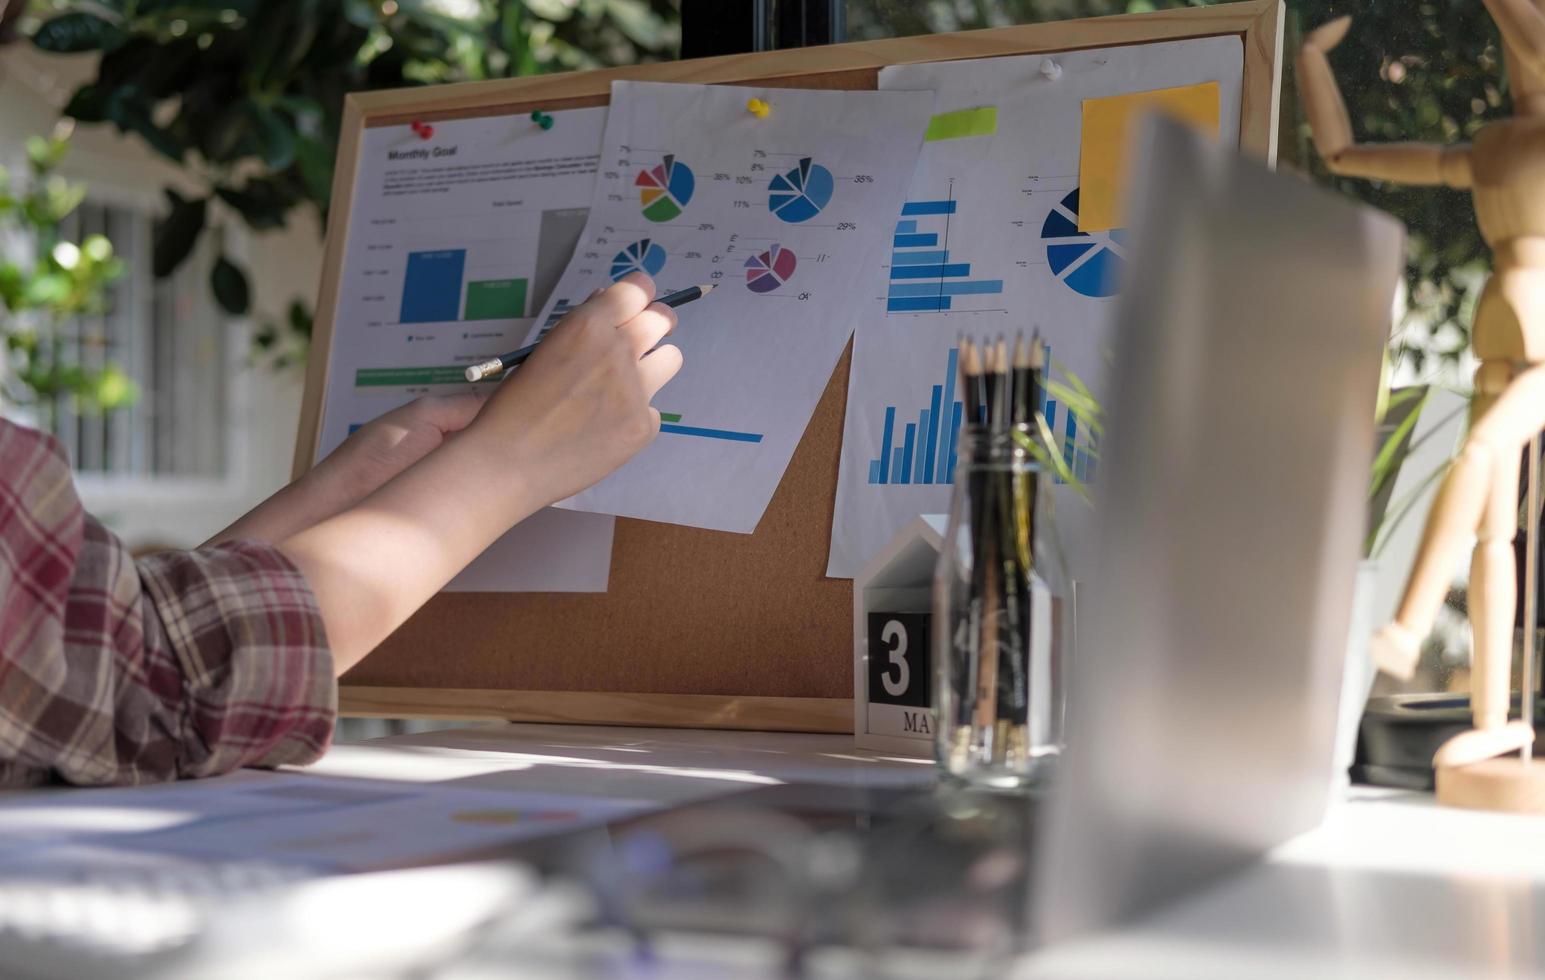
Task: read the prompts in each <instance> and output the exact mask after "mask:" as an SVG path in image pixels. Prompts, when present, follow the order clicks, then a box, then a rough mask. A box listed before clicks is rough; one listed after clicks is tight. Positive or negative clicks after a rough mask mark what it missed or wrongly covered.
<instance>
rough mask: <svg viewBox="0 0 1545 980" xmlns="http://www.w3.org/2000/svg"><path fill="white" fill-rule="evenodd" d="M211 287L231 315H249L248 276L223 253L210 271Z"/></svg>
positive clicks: (224, 308)
mask: <svg viewBox="0 0 1545 980" xmlns="http://www.w3.org/2000/svg"><path fill="white" fill-rule="evenodd" d="M209 288H210V289H212V290H214V293H215V300H216V301H218V302H219V304H220V307H221V309H223V310H225V312H227V313H229V314H230V315H231V316H246V315H247V310H248V309H249V308H250V300H251V297H250V293H249V291H248V289H247V276H246V274H245V273H243V272H242V271H241V270H240V269H239V268H237V267H236V265H235V264H234V263H233V262H231V260H229V259H227V258H226V257H225V256H223V255H222V256H220V257H219V258H218V259H216V260H215V267H214V268H213V269H211V270H210V272H209Z"/></svg>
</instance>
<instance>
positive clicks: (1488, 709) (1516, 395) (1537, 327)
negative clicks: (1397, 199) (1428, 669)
mask: <svg viewBox="0 0 1545 980" xmlns="http://www.w3.org/2000/svg"><path fill="white" fill-rule="evenodd" d="M1484 2H1485V5H1486V9H1487V10H1488V11H1489V12H1490V13H1491V17H1492V19H1493V20H1494V21H1495V22H1496V24H1497V27H1498V29H1499V30H1500V31H1501V33H1502V48H1503V56H1504V59H1505V67H1506V70H1507V75H1508V80H1509V82H1510V83H1511V88H1512V95H1513V112H1514V114H1513V116H1512V117H1510V118H1507V119H1501V120H1498V121H1496V122H1492V123H1488V124H1487V125H1485V126H1484V127H1482V128H1481V129H1480V130H1479V131H1478V132H1476V134H1475V138H1474V142H1473V143H1472V144H1461V145H1455V146H1436V145H1424V144H1415V143H1392V144H1384V145H1366V146H1362V145H1358V144H1355V143H1353V142H1352V129H1351V124H1350V122H1349V121H1348V118H1347V111H1346V106H1345V104H1344V103H1343V102H1342V100H1341V93H1340V91H1339V90H1338V89H1337V87H1336V80H1335V77H1334V76H1333V75H1332V74H1331V70H1330V64H1329V62H1327V61H1326V58H1325V54H1326V52H1327V51H1329V50H1330V49H1331V48H1334V47H1335V46H1336V45H1337V44H1338V43H1340V41H1341V39H1342V38H1343V37H1345V36H1346V32H1347V29H1348V27H1349V26H1350V24H1351V18H1349V17H1341V18H1338V19H1336V20H1333V21H1331V22H1329V23H1327V24H1325V25H1324V26H1322V27H1320V28H1318V29H1317V30H1315V31H1314V32H1312V33H1311V34H1310V35H1309V37H1308V38H1307V39H1306V41H1305V43H1304V47H1303V51H1302V52H1301V53H1300V55H1299V58H1298V78H1299V86H1300V89H1301V91H1302V94H1303V101H1304V109H1305V111H1306V112H1307V113H1308V116H1309V125H1310V127H1311V129H1312V130H1313V133H1314V143H1315V147H1316V148H1317V149H1318V150H1319V152H1320V156H1321V157H1323V158H1324V160H1325V163H1326V166H1327V167H1329V168H1330V170H1331V171H1332V172H1333V173H1337V174H1345V175H1348V176H1354V177H1368V178H1373V179H1375V180H1388V181H1394V182H1397V183H1405V184H1429V185H1437V184H1446V185H1448V186H1449V187H1462V188H1469V189H1470V191H1471V194H1472V196H1473V200H1474V202H1475V213H1476V218H1477V220H1478V222H1479V225H1480V231H1481V236H1482V237H1483V238H1484V239H1485V240H1486V243H1487V245H1489V246H1490V247H1491V250H1492V255H1493V259H1494V269H1493V273H1492V277H1491V280H1490V281H1489V282H1488V283H1487V284H1486V287H1485V289H1484V291H1483V292H1482V293H1481V298H1480V303H1479V305H1478V306H1477V307H1476V312H1475V323H1474V325H1473V329H1472V331H1471V349H1472V350H1473V351H1474V353H1475V356H1476V357H1477V358H1478V359H1479V360H1480V367H1479V368H1477V369H1476V372H1475V394H1474V400H1473V402H1472V405H1471V424H1470V431H1469V435H1468V436H1467V438H1466V439H1465V443H1464V447H1463V449H1462V450H1461V452H1460V454H1459V456H1458V458H1457V459H1456V460H1455V461H1454V465H1453V467H1452V469H1451V470H1450V471H1449V473H1448V475H1447V477H1446V478H1445V480H1444V482H1443V486H1442V488H1441V489H1440V491H1439V493H1438V497H1437V500H1436V502H1435V503H1434V505H1433V508H1432V513H1431V514H1430V516H1429V518H1428V521H1427V526H1426V529H1425V530H1424V532H1423V535H1422V544H1421V550H1420V551H1419V552H1418V554H1417V558H1416V563H1415V565H1414V567H1413V568H1412V570H1411V577H1410V579H1409V580H1408V581H1407V583H1406V590H1405V594H1404V596H1403V597H1402V599H1401V603H1400V608H1399V611H1398V612H1397V613H1396V616H1395V621H1394V622H1392V623H1390V624H1389V625H1387V626H1385V627H1384V628H1383V629H1381V630H1380V631H1379V632H1378V633H1377V634H1376V635H1375V636H1374V639H1373V646H1372V655H1373V659H1374V663H1375V664H1377V665H1378V667H1379V668H1380V669H1381V670H1383V671H1385V672H1386V673H1389V674H1392V675H1395V676H1398V677H1402V678H1409V677H1410V676H1411V673H1412V671H1413V670H1414V669H1415V667H1416V660H1417V655H1418V652H1419V650H1420V644H1421V641H1422V639H1423V638H1424V637H1425V636H1426V635H1427V633H1428V632H1429V631H1430V630H1431V629H1432V624H1433V620H1434V619H1435V618H1436V616H1437V613H1438V609H1439V607H1440V606H1441V604H1442V602H1443V597H1444V595H1445V593H1446V592H1447V591H1448V583H1449V580H1450V578H1451V576H1452V574H1453V570H1454V567H1455V565H1456V564H1457V562H1458V560H1459V557H1460V555H1461V554H1462V552H1463V550H1464V548H1465V545H1466V543H1467V541H1468V540H1469V538H1470V536H1471V535H1472V534H1473V535H1475V536H1476V537H1477V541H1476V544H1475V550H1474V553H1473V557H1472V560H1471V565H1470V625H1471V630H1472V632H1473V634H1474V648H1473V654H1472V667H1471V674H1470V677H1471V684H1470V692H1471V693H1470V698H1471V716H1472V720H1473V724H1474V728H1472V729H1471V730H1470V731H1467V732H1463V733H1461V734H1459V735H1456V736H1455V737H1454V738H1452V739H1450V740H1449V741H1448V742H1446V743H1445V744H1444V745H1443V746H1442V747H1441V748H1440V749H1439V750H1438V752H1437V755H1436V756H1434V758H1433V765H1434V766H1435V767H1437V769H1438V776H1439V795H1440V796H1441V795H1443V781H1444V777H1445V771H1447V772H1448V773H1449V775H1450V778H1452V777H1453V771H1454V770H1455V769H1457V768H1458V767H1465V766H1472V765H1473V764H1475V763H1479V762H1482V761H1483V760H1487V759H1492V758H1494V757H1496V756H1500V755H1505V754H1507V753H1510V752H1514V751H1517V750H1519V749H1521V748H1523V747H1524V746H1525V745H1526V744H1529V743H1530V742H1531V741H1532V740H1533V737H1534V733H1533V731H1532V730H1531V728H1530V726H1528V725H1526V724H1525V723H1523V722H1512V723H1509V722H1508V720H1507V717H1508V708H1509V706H1510V704H1511V701H1512V698H1511V691H1510V673H1511V671H1510V668H1511V665H1512V652H1513V622H1514V609H1515V606H1516V603H1517V599H1518V597H1517V591H1518V590H1517V584H1516V580H1515V578H1514V576H1515V569H1514V560H1513V538H1514V536H1515V535H1516V534H1517V531H1518V473H1519V469H1518V468H1519V459H1520V456H1521V455H1522V450H1523V447H1524V445H1525V444H1526V443H1527V442H1528V441H1529V439H1530V438H1531V437H1532V436H1533V435H1534V434H1535V433H1537V432H1539V431H1540V430H1541V428H1545V11H1542V9H1541V6H1545V0H1484ZM1537 3H1538V4H1540V5H1541V6H1537V5H1536V4H1537ZM1511 761H1514V762H1516V761H1518V760H1511ZM1524 768H1525V769H1527V768H1529V767H1524ZM1533 769H1534V770H1538V771H1545V766H1536V767H1533Z"/></svg>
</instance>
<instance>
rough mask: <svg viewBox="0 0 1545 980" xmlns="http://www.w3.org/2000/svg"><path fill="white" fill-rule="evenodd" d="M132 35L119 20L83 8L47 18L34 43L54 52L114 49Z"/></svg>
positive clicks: (68, 52) (72, 52)
mask: <svg viewBox="0 0 1545 980" xmlns="http://www.w3.org/2000/svg"><path fill="white" fill-rule="evenodd" d="M128 39H129V36H128V35H127V34H125V33H124V31H123V29H122V28H120V27H119V26H118V25H117V24H113V23H111V22H109V21H107V20H104V19H102V18H101V17H98V16H97V15H95V14H88V13H84V12H80V11H76V12H74V13H68V14H60V15H59V16H58V17H55V18H53V19H51V20H48V21H45V22H44V23H43V25H42V26H41V27H39V28H38V29H37V31H35V32H34V33H33V35H32V43H33V44H35V45H37V46H38V47H39V48H42V49H43V50H44V51H51V52H53V53H54V54H75V53H77V52H80V51H111V50H113V49H114V48H116V47H118V46H120V45H121V44H123V43H124V42H125V41H127V40H128Z"/></svg>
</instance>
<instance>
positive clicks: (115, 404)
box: [89, 365, 139, 412]
mask: <svg viewBox="0 0 1545 980" xmlns="http://www.w3.org/2000/svg"><path fill="white" fill-rule="evenodd" d="M89 380H90V385H91V391H90V394H89V399H90V402H91V403H92V404H93V406H94V407H95V408H97V409H98V410H101V411H109V412H110V411H112V410H113V409H115V408H123V407H124V406H125V405H132V404H134V402H136V401H138V400H139V386H138V385H136V384H135V383H134V382H133V380H131V379H130V378H129V376H128V375H126V374H124V373H123V372H122V371H121V370H119V369H118V368H117V367H116V366H113V365H109V366H108V367H106V368H104V369H102V370H101V371H99V372H97V373H96V374H95V375H94V376H92V377H91V378H90V379H89Z"/></svg>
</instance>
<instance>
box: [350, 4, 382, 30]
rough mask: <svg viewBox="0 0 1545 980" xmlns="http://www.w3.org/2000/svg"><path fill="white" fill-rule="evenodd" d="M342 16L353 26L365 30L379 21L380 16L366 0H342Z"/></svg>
mask: <svg viewBox="0 0 1545 980" xmlns="http://www.w3.org/2000/svg"><path fill="white" fill-rule="evenodd" d="M343 17H344V19H345V20H347V21H348V22H349V23H351V24H353V25H354V26H355V27H363V28H365V29H366V30H369V29H370V28H372V27H374V26H376V25H377V24H379V23H380V22H381V16H380V15H379V14H377V13H376V9H375V7H373V6H371V5H370V4H369V3H368V2H367V0H343Z"/></svg>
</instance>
